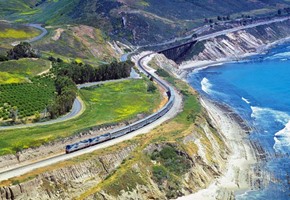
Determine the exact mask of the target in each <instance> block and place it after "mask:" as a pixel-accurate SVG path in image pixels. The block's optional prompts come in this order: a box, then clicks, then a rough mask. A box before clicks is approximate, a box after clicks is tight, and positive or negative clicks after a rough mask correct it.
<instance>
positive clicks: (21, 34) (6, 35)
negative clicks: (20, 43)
mask: <svg viewBox="0 0 290 200" xmlns="http://www.w3.org/2000/svg"><path fill="white" fill-rule="evenodd" d="M39 34H40V30H38V29H35V28H32V27H27V26H23V25H15V24H9V23H1V22H0V39H1V40H5V39H14V40H15V39H21V40H23V39H28V38H33V37H36V36H38V35H39ZM2 42H3V41H1V43H2Z"/></svg>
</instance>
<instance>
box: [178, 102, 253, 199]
mask: <svg viewBox="0 0 290 200" xmlns="http://www.w3.org/2000/svg"><path fill="white" fill-rule="evenodd" d="M200 102H201V104H202V106H203V107H204V108H205V109H206V111H207V113H208V115H209V117H210V118H211V120H212V122H213V123H214V124H215V127H216V128H217V129H218V131H219V132H220V134H221V135H222V136H223V137H224V140H226V142H227V143H228V147H229V149H231V153H230V155H229V157H228V160H227V164H226V166H227V167H226V168H225V169H224V172H223V174H222V175H221V176H220V177H218V178H217V179H215V180H214V181H213V182H212V183H211V184H210V185H209V186H208V187H207V188H205V189H202V190H199V191H197V192H196V193H193V194H190V195H188V196H183V197H179V198H178V199H177V200H191V199H223V200H224V199H233V198H234V195H235V194H241V193H244V192H246V191H249V190H250V189H251V179H252V177H253V176H254V171H253V170H252V169H251V166H252V165H253V164H255V163H257V161H258V160H257V157H256V153H255V152H256V151H255V149H254V147H253V145H252V144H251V142H250V140H249V139H247V134H248V133H249V130H250V127H248V126H247V125H246V124H245V121H244V120H243V119H242V118H241V117H240V116H239V115H238V114H236V113H234V112H233V111H232V110H231V109H230V108H229V107H227V106H226V105H223V104H220V103H218V102H214V101H211V100H210V99H207V98H205V97H200Z"/></svg>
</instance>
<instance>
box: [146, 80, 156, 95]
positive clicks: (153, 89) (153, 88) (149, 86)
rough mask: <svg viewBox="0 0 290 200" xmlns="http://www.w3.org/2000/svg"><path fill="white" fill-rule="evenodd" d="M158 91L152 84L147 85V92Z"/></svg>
mask: <svg viewBox="0 0 290 200" xmlns="http://www.w3.org/2000/svg"><path fill="white" fill-rule="evenodd" d="M156 89H157V87H156V86H155V85H154V84H153V83H152V82H148V84H147V92H152V93H153V92H155V90H156Z"/></svg>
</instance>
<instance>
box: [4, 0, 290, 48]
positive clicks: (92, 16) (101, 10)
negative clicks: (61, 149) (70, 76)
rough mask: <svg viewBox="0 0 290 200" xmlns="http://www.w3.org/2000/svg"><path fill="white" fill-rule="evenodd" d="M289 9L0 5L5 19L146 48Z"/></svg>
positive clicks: (104, 0) (219, 4) (186, 3)
mask: <svg viewBox="0 0 290 200" xmlns="http://www.w3.org/2000/svg"><path fill="white" fill-rule="evenodd" d="M1 5H5V6H1ZM289 5H290V2H289V1H287V0H267V1H264V0H256V1H239V0H206V1H201V0H180V1H176V0H159V1H153V0H136V1H132V0H97V1H89V0H57V1H52V0H41V1H39V0H38V1H37V0H25V1H19V0H13V1H8V0H1V1H0V16H2V17H5V18H6V19H12V20H17V21H23V20H24V19H25V20H26V21H31V22H40V23H45V24H49V25H52V24H68V23H70V24H75V23H77V24H85V25H89V26H94V27H96V28H100V29H101V30H103V31H104V32H105V33H107V34H108V35H110V37H112V38H118V39H119V40H125V39H126V40H127V41H130V42H131V43H133V44H145V43H148V42H156V41H160V40H161V39H168V38H171V37H173V36H175V35H179V34H183V33H184V32H185V31H186V30H188V29H191V28H193V27H196V26H197V25H200V24H201V23H203V22H204V19H205V18H212V19H216V18H217V16H228V15H235V16H238V15H239V16H240V15H242V14H243V15H257V14H269V13H272V14H276V13H277V10H278V9H281V8H285V7H288V6H289ZM24 16H25V17H24Z"/></svg>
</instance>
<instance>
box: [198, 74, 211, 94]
mask: <svg viewBox="0 0 290 200" xmlns="http://www.w3.org/2000/svg"><path fill="white" fill-rule="evenodd" d="M200 83H201V89H202V90H203V91H204V92H206V93H207V94H211V93H212V90H211V88H212V84H211V83H210V82H209V80H208V79H207V78H203V79H202V81H201V82H200Z"/></svg>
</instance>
